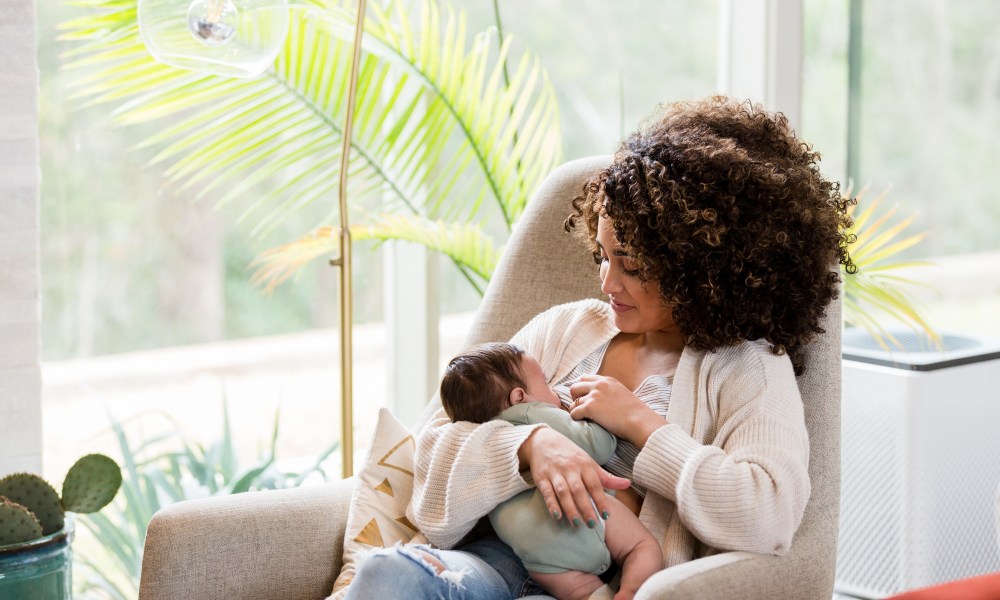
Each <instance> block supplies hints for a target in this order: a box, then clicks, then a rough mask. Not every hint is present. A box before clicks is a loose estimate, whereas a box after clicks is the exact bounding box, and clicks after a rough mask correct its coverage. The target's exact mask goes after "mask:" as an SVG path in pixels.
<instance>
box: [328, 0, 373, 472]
mask: <svg viewBox="0 0 1000 600" xmlns="http://www.w3.org/2000/svg"><path fill="white" fill-rule="evenodd" d="M364 25H365V0H358V14H357V18H356V19H355V22H354V48H353V53H352V57H351V71H350V80H349V83H348V87H347V110H346V111H345V114H344V130H343V131H344V133H343V136H342V139H341V146H340V186H339V188H338V191H337V196H338V207H339V209H340V230H339V236H338V237H339V242H340V255H339V256H338V257H337V258H333V259H331V260H330V264H331V265H333V266H336V267H339V268H340V269H339V274H340V440H341V444H340V447H341V465H342V469H341V473H342V476H343V477H350V476H351V475H353V474H354V378H353V368H354V367H353V362H354V361H353V335H352V329H351V314H352V305H351V297H352V286H351V274H352V269H351V228H350V224H349V223H348V217H347V169H348V167H349V166H350V155H351V137H352V134H353V129H354V108H355V104H356V96H357V91H358V65H359V64H360V63H361V36H362V33H363V32H364Z"/></svg>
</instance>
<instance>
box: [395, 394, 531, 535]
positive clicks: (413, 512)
mask: <svg viewBox="0 0 1000 600" xmlns="http://www.w3.org/2000/svg"><path fill="white" fill-rule="evenodd" d="M539 427H544V425H528V426H518V427H515V426H513V425H511V424H510V423H507V422H505V421H495V420H494V421H489V422H487V423H483V424H481V425H480V424H475V423H468V422H465V421H460V422H458V423H453V422H451V421H450V420H449V419H448V416H447V415H446V414H445V413H444V411H443V410H441V411H439V413H438V414H437V415H435V416H434V418H432V419H431V420H430V422H428V423H427V426H426V427H424V429H423V431H421V433H420V435H419V437H418V438H417V451H416V456H415V465H414V466H415V469H414V480H413V496H412V497H411V499H410V504H409V506H408V508H407V516H408V517H409V519H410V520H411V521H412V522H413V523H414V524H415V525H416V526H417V528H418V529H419V530H420V531H421V532H422V533H423V534H424V535H426V536H427V539H428V540H430V542H431V543H432V544H434V545H435V546H437V547H439V548H453V547H454V546H455V545H456V544H458V542H459V541H461V539H462V538H463V537H465V535H466V534H467V533H469V531H471V530H472V528H473V527H474V526H475V525H476V522H477V521H478V520H479V519H480V518H481V517H483V516H485V515H486V514H487V513H489V512H490V511H491V510H492V509H493V508H494V507H495V506H496V505H497V504H499V503H500V502H501V501H503V500H506V499H507V498H509V497H511V496H513V495H514V494H516V493H518V492H520V491H523V490H526V489H528V488H529V487H531V486H530V484H529V483H528V482H527V481H526V480H525V478H524V477H523V476H522V475H521V473H520V472H519V471H518V460H517V450H518V448H520V446H521V444H522V443H523V442H524V440H525V439H527V438H528V436H529V435H531V432H532V431H534V430H535V429H538V428H539Z"/></svg>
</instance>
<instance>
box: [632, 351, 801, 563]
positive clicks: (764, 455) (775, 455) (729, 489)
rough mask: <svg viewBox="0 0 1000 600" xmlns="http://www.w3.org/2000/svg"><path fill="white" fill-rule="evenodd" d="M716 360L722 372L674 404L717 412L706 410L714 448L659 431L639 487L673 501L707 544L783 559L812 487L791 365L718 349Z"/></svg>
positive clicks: (670, 429)
mask: <svg viewBox="0 0 1000 600" xmlns="http://www.w3.org/2000/svg"><path fill="white" fill-rule="evenodd" d="M726 361H732V362H731V364H725V363H726ZM715 362H716V363H717V364H720V363H722V364H724V366H723V367H722V368H720V369H718V370H716V372H714V373H712V374H710V375H709V376H707V377H705V379H704V380H702V381H703V384H702V385H700V387H698V389H697V391H696V392H695V395H696V397H692V398H682V397H678V396H674V397H673V398H672V399H671V402H694V403H696V406H698V407H704V406H711V407H712V408H710V409H708V410H707V411H703V412H710V413H711V412H714V414H712V415H711V416H710V417H709V418H712V420H713V421H714V427H713V429H714V432H715V433H714V437H713V438H712V439H711V440H710V441H709V442H710V443H702V442H701V441H699V440H696V439H694V438H693V437H692V436H691V435H690V433H689V432H688V431H685V430H684V428H682V427H681V426H680V425H678V424H668V425H666V426H663V427H660V428H659V429H657V430H656V431H655V432H654V433H653V434H652V435H650V436H649V438H648V440H647V441H646V445H645V447H644V448H643V449H642V451H641V452H640V453H639V456H638V457H637V458H636V461H635V467H634V471H633V473H634V476H635V479H636V481H637V482H638V483H639V484H640V485H643V486H646V487H647V489H649V490H652V491H655V492H656V493H657V494H660V495H662V496H664V497H665V498H667V499H669V500H672V501H673V502H675V503H676V505H677V510H678V515H679V517H680V518H681V521H682V522H683V523H684V525H685V527H687V529H688V530H689V531H691V533H693V534H694V535H695V536H696V537H697V538H698V539H700V540H701V541H702V542H704V543H705V544H708V545H709V546H711V547H713V548H717V549H720V550H744V551H749V552H758V553H765V554H783V553H784V552H785V551H787V550H788V547H789V546H790V545H791V541H792V537H793V536H794V534H795V531H796V529H798V526H799V523H800V522H801V520H802V514H803V512H804V510H805V505H806V501H807V500H808V499H809V489H810V487H809V471H808V468H809V440H808V434H807V431H806V427H805V417H804V413H803V409H802V400H801V397H800V395H799V391H798V386H797V385H796V382H795V377H794V374H793V373H792V367H791V363H790V362H789V361H788V359H787V357H785V356H774V355H771V354H770V353H767V352H766V351H764V352H761V353H756V354H754V353H749V354H747V353H744V354H740V353H739V352H737V351H735V350H728V351H725V350H724V351H720V352H719V353H718V355H716V358H715ZM699 379H700V378H699ZM676 391H678V390H677V386H676V380H675V392H676ZM704 394H707V395H708V397H710V398H712V400H711V401H708V402H705V401H704V398H703V395H704ZM699 410H701V409H699ZM701 418H706V416H705V415H703V416H702V417H701Z"/></svg>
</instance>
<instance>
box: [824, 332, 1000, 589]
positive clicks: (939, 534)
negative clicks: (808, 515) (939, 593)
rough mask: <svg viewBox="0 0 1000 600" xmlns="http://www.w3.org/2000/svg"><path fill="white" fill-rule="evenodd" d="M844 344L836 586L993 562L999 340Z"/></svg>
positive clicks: (851, 336)
mask: <svg viewBox="0 0 1000 600" xmlns="http://www.w3.org/2000/svg"><path fill="white" fill-rule="evenodd" d="M897 337H898V339H899V340H900V343H901V345H902V346H903V348H904V350H902V351H900V350H892V351H886V350H884V349H882V348H881V347H880V346H879V345H878V343H877V342H876V341H875V340H873V339H872V338H871V337H870V336H869V335H868V334H867V333H865V332H863V331H856V330H848V331H847V332H845V334H844V342H843V357H844V361H843V405H842V416H841V469H842V470H841V502H840V541H839V544H838V550H837V575H836V585H835V589H836V590H837V591H838V592H840V593H843V594H849V595H852V596H857V597H861V598H884V597H886V596H890V595H892V594H895V593H898V592H901V591H903V590H908V589H912V588H916V587H923V586H927V585H931V584H935V583H940V582H945V581H952V580H956V579H961V578H965V577H970V576H974V575H979V574H983V573H989V572H994V571H998V570H1000V550H998V548H997V524H996V521H995V519H996V517H995V512H996V502H997V498H996V494H997V486H998V484H1000V340H987V339H978V338H973V337H969V336H962V335H945V336H943V341H942V345H941V346H940V347H934V346H933V345H930V344H928V343H927V341H926V337H922V336H917V335H915V334H912V333H900V334H897Z"/></svg>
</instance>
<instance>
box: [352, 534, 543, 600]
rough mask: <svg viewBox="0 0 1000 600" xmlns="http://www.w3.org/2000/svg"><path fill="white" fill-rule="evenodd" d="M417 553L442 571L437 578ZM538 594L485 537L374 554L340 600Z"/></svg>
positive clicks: (509, 556)
mask: <svg viewBox="0 0 1000 600" xmlns="http://www.w3.org/2000/svg"><path fill="white" fill-rule="evenodd" d="M419 550H423V551H425V552H428V553H429V554H431V555H432V556H434V557H436V558H437V559H438V560H440V561H441V562H442V563H443V564H444V566H445V567H446V569H445V570H444V571H443V572H441V573H440V574H439V573H438V572H437V569H436V568H435V567H434V566H432V565H430V564H428V563H427V562H426V561H425V560H424V559H423V557H422V556H420V553H419V552H417V551H419ZM542 594H545V591H544V590H543V589H542V588H541V587H539V585H538V584H537V583H535V581H534V580H533V579H531V577H530V576H528V572H527V571H526V570H525V568H524V565H523V564H521V560H520V559H519V558H517V556H516V555H515V554H514V551H513V550H511V549H510V546H508V545H507V544H504V543H503V542H501V541H500V540H499V539H498V538H497V537H496V536H489V537H485V538H482V539H479V540H476V541H474V542H471V543H469V544H465V545H464V546H461V547H460V548H457V549H455V550H437V549H434V548H430V547H428V546H424V545H405V546H394V547H391V548H385V549H379V550H373V551H372V552H371V553H369V554H368V555H366V556H365V557H363V558H362V559H361V560H360V561H359V564H358V570H357V573H356V574H355V576H354V581H353V582H352V583H351V585H350V586H348V588H347V596H346V598H345V600H375V599H381V598H407V599H410V598H412V599H413V600H507V599H513V598H523V597H526V596H534V595H542ZM543 597H544V598H549V596H543Z"/></svg>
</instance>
